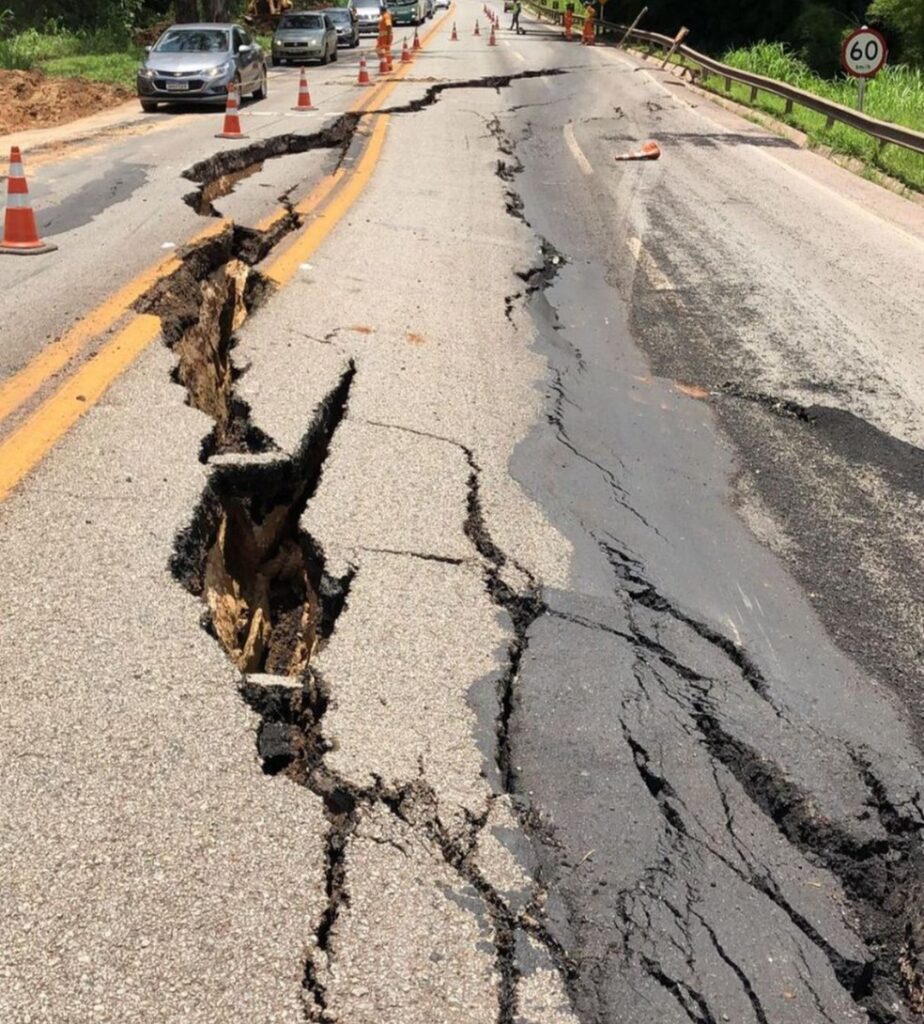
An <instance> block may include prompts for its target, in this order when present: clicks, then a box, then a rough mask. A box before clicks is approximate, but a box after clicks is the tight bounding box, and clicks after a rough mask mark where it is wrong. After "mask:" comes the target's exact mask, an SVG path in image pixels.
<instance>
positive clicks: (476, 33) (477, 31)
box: [474, 18, 481, 36]
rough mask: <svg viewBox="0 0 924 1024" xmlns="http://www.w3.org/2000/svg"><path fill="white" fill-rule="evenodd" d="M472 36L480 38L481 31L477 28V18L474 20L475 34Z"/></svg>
mask: <svg viewBox="0 0 924 1024" xmlns="http://www.w3.org/2000/svg"><path fill="white" fill-rule="evenodd" d="M474 35H476V36H480V35H481V29H480V28H479V27H478V19H477V18H476V19H475V32H474Z"/></svg>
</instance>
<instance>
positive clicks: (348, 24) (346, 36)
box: [324, 7, 359, 46]
mask: <svg viewBox="0 0 924 1024" xmlns="http://www.w3.org/2000/svg"><path fill="white" fill-rule="evenodd" d="M324 13H325V14H326V15H327V16H328V18H330V20H331V21H332V22H333V23H334V28H336V29H337V43H338V44H339V45H340V46H359V20H358V18H357V16H356V10H355V8H353V7H328V8H327V10H326V11H325V12H324Z"/></svg>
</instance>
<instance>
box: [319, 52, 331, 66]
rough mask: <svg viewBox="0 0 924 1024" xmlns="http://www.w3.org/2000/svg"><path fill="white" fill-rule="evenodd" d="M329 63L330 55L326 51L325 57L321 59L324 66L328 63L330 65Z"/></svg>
mask: <svg viewBox="0 0 924 1024" xmlns="http://www.w3.org/2000/svg"><path fill="white" fill-rule="evenodd" d="M329 61H330V53H329V52H328V51H327V50H325V51H324V55H323V56H322V57H321V63H322V64H327V63H329Z"/></svg>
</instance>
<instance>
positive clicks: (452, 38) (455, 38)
mask: <svg viewBox="0 0 924 1024" xmlns="http://www.w3.org/2000/svg"><path fill="white" fill-rule="evenodd" d="M449 41H450V42H451V43H457V42H458V41H459V33H458V32H456V23H455V22H453V23H452V35H451V36H450V37H449Z"/></svg>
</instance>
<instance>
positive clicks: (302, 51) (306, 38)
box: [273, 11, 337, 64]
mask: <svg viewBox="0 0 924 1024" xmlns="http://www.w3.org/2000/svg"><path fill="white" fill-rule="evenodd" d="M336 59H337V26H336V25H335V24H334V23H333V21H332V20H331V19H330V18H329V17H328V16H327V15H326V14H323V13H321V12H320V11H311V12H302V11H296V12H290V13H289V14H284V15H283V16H282V18H281V19H280V22H279V24H278V25H277V26H276V31H275V32H274V33H273V63H274V64H284V63H285V62H286V61H287V60H293V61H297V62H298V63H303V62H304V61H307V60H316V61H319V62H320V63H321V64H327V63H328V61H332V60H336Z"/></svg>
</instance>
